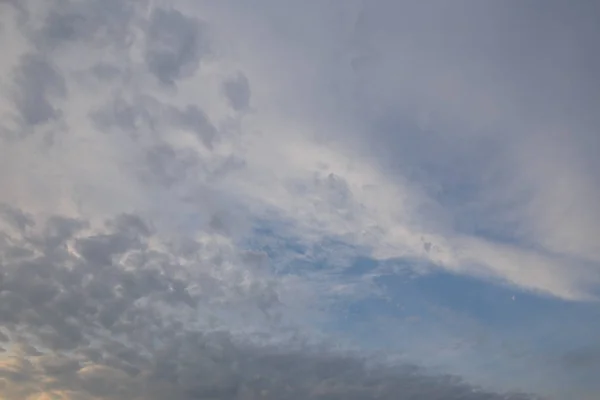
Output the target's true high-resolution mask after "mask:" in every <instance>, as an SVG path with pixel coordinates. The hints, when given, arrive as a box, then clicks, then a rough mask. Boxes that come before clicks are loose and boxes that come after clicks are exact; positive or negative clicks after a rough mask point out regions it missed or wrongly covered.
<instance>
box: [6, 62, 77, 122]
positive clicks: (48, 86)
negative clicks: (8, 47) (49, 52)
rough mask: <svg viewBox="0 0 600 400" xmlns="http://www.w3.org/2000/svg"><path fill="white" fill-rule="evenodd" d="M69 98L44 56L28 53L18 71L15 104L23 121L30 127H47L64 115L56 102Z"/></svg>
mask: <svg viewBox="0 0 600 400" xmlns="http://www.w3.org/2000/svg"><path fill="white" fill-rule="evenodd" d="M66 95H67V86H66V83H65V80H64V78H63V77H62V75H61V74H60V72H59V71H57V70H56V68H54V66H53V65H52V63H51V62H50V61H49V60H47V59H45V58H44V57H43V56H40V55H37V54H26V55H24V56H23V57H22V58H21V63H20V65H19V67H18V69H17V71H16V72H15V93H14V101H15V105H16V108H17V111H18V112H19V115H20V117H21V119H22V121H23V122H24V123H25V124H26V125H28V126H36V125H41V124H44V123H46V122H48V121H51V120H53V119H56V118H59V117H60V116H61V112H60V109H59V108H57V106H56V103H57V100H60V99H64V98H65V97H66Z"/></svg>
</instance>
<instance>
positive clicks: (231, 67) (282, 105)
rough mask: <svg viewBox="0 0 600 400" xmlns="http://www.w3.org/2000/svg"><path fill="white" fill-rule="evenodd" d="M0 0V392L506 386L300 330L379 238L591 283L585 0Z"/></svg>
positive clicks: (352, 293) (466, 271)
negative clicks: (379, 363)
mask: <svg viewBox="0 0 600 400" xmlns="http://www.w3.org/2000/svg"><path fill="white" fill-rule="evenodd" d="M0 7H2V13H1V17H0V25H1V27H2V33H3V34H2V35H0V43H1V44H2V47H3V48H6V49H7V50H6V57H3V58H2V60H0V72H1V73H2V74H1V75H2V76H3V78H2V81H1V82H0V116H1V117H2V121H1V122H0V141H1V142H0V187H2V188H3V190H2V191H1V192H0V204H3V205H2V206H1V207H0V246H1V251H2V264H1V265H2V266H1V269H0V272H1V273H2V274H1V275H0V276H1V277H2V280H1V281H0V284H1V291H0V320H1V321H2V325H3V326H4V327H5V328H6V333H7V334H8V335H7V337H8V339H9V340H7V341H6V343H4V342H3V344H2V348H3V349H5V350H6V352H5V353H6V354H8V355H6V354H4V353H3V354H2V355H1V357H0V358H2V360H5V358H3V357H4V356H5V355H6V360H8V361H6V364H3V365H5V366H4V367H3V368H4V369H5V371H6V372H5V378H4V381H2V385H3V386H0V390H3V391H4V392H5V393H6V394H5V396H7V397H9V398H11V397H12V398H27V396H30V395H31V396H43V395H42V394H40V393H42V392H43V393H46V394H44V396H48V397H50V396H55V397H57V398H65V399H67V398H86V397H85V396H88V397H89V396H92V397H93V396H96V397H106V398H116V399H118V398H136V396H138V397H140V398H152V396H154V397H156V398H164V397H174V398H182V399H186V398H198V397H202V396H204V397H211V396H212V397H213V398H231V397H235V396H238V397H241V398H254V397H257V396H263V397H267V398H268V397H269V396H271V397H273V398H275V397H281V396H284V397H285V396H288V394H286V393H288V392H287V391H288V390H290V391H291V392H293V393H296V395H298V396H300V395H303V396H305V397H307V396H308V397H310V396H312V397H316V398H326V397H327V398H336V397H340V398H341V397H345V398H347V397H352V396H355V397H362V398H364V397H382V398H386V397H390V396H392V393H393V392H394V391H398V390H400V388H403V390H405V391H406V393H411V395H412V396H414V397H416V398H418V396H422V397H423V396H425V397H427V396H428V397H427V398H435V396H438V397H444V396H445V398H453V397H452V396H454V398H457V399H458V398H473V399H495V398H501V397H499V396H500V395H495V394H493V393H491V392H490V393H488V392H484V391H483V390H482V391H473V387H471V386H469V385H468V384H466V383H461V382H455V381H452V379H446V378H441V377H439V376H437V375H435V374H429V372H428V371H419V372H415V373H413V372H410V373H408V372H407V369H403V368H404V367H402V368H396V367H393V368H392V367H389V368H388V367H385V368H384V367H381V368H379V369H377V368H376V369H375V372H372V373H371V372H369V373H367V372H365V371H366V370H365V369H366V368H367V367H366V364H364V363H363V362H362V361H360V360H359V359H360V357H358V356H357V357H354V356H352V357H350V356H348V357H346V358H344V357H345V356H341V355H340V354H339V353H335V352H332V353H331V354H329V353H327V354H325V355H320V356H319V355H315V354H314V353H315V352H314V351H313V350H314V349H315V348H317V347H318V346H317V345H318V344H322V342H323V340H324V337H327V335H328V332H330V331H328V329H330V328H331V326H332V325H334V324H335V323H336V321H337V319H336V314H335V313H336V311H337V310H339V309H340V308H344V307H349V304H353V302H358V301H363V300H365V299H374V298H376V299H381V298H382V297H385V294H386V293H385V290H383V288H382V287H381V285H379V284H378V283H377V282H376V279H375V278H376V277H377V276H385V275H386V274H392V273H394V274H397V273H398V271H397V270H395V269H394V268H393V267H389V268H388V265H391V264H394V262H396V261H397V260H411V262H410V263H408V265H406V266H404V267H402V269H409V270H411V271H412V272H414V273H416V274H424V273H428V272H429V271H431V270H435V269H442V270H446V271H449V272H452V273H455V274H462V275H468V276H475V277H477V278H480V279H484V280H487V281H489V282H493V283H495V284H500V285H507V286H510V287H512V288H514V289H515V290H523V291H531V292H534V293H536V294H541V295H544V296H548V297H556V298H559V299H566V300H571V301H586V300H595V299H596V295H597V290H598V286H599V285H600V274H599V270H598V262H599V260H600V258H599V257H600V256H599V254H598V250H597V246H596V242H595V241H594V240H595V239H594V238H597V237H598V233H599V232H598V229H597V227H598V226H600V224H598V223H597V222H599V221H600V220H598V218H599V217H600V213H599V211H598V207H597V205H596V204H598V203H599V202H598V200H599V199H600V198H599V197H598V195H599V193H600V192H599V188H600V185H599V184H598V174H597V173H596V172H595V171H597V170H598V168H597V167H598V166H599V165H598V163H597V160H596V159H597V157H596V154H595V153H594V151H593V150H592V149H594V148H595V147H594V146H595V145H596V144H598V143H597V139H596V136H595V135H594V134H593V132H595V129H596V126H597V124H596V122H597V121H596V119H597V118H596V114H597V113H595V112H594V111H593V110H595V109H596V108H597V107H595V106H596V105H597V103H598V98H597V95H596V92H595V91H594V90H592V88H590V85H589V82H592V81H594V82H595V80H593V79H590V76H591V74H587V73H583V72H582V71H584V72H585V71H587V68H588V67H589V65H595V64H594V63H596V61H597V60H596V57H594V56H592V55H591V54H592V53H591V52H590V49H591V48H592V47H591V45H592V44H593V43H595V41H593V40H591V39H590V37H592V36H595V34H596V31H597V27H596V26H595V25H593V24H591V22H590V21H592V19H590V17H589V15H593V11H594V10H593V9H589V10H588V9H587V7H588V6H587V5H585V6H581V9H579V8H576V7H575V8H571V7H569V9H568V10H567V9H565V8H564V6H562V5H560V4H559V3H558V2H552V3H551V5H550V6H548V7H550V8H549V10H550V11H548V15H549V16H554V17H556V18H558V19H560V21H561V23H560V24H559V25H560V28H559V29H558V30H554V22H553V21H554V20H555V19H556V18H554V17H549V16H548V17H547V16H545V15H541V14H540V13H539V11H538V10H537V9H536V8H535V7H532V6H529V5H517V4H516V3H515V4H513V3H510V4H509V5H481V4H475V3H469V2H461V3H460V4H459V5H448V4H446V3H444V2H434V4H432V5H431V6H423V5H418V4H397V3H395V2H391V1H383V2H379V3H377V4H375V3H374V4H371V3H368V2H345V3H344V4H337V5H336V4H314V5H310V4H304V3H303V4H302V5H300V4H299V5H295V6H291V5H290V4H285V5H283V4H281V3H279V2H273V1H268V2H267V3H265V4H264V5H263V6H260V7H256V8H255V7H249V6H248V5H247V4H245V3H244V2H238V1H232V2H227V3H197V2H186V1H176V2H173V3H172V4H168V5H167V4H166V3H164V2H160V1H145V0H137V1H120V0H110V1H100V0H92V1H86V2H80V1H49V2H42V1H38V0H30V1H24V2H18V3H15V2H10V3H8V2H3V3H2V4H0ZM4 10H7V12H6V13H5V12H4ZM559 15H560V16H561V17H560V18H559V17H557V16H559ZM538 17H539V18H538ZM540 18H541V19H540ZM538 20H539V21H540V22H539V23H537V22H536V23H535V24H533V23H531V21H538ZM575 21H580V22H581V24H582V26H583V25H585V26H586V27H587V28H586V29H587V31H586V32H588V33H585V32H584V31H583V30H582V31H580V30H579V29H578V28H577V26H579V24H578V23H575ZM506 26H511V27H514V29H512V28H511V31H510V32H505V31H506V28H505V27H506ZM424 27H427V28H424ZM5 32H8V33H9V34H7V35H5V34H4V33H5ZM569 43H571V44H573V43H577V44H578V45H577V46H569V45H568V44H569ZM594 54H595V53H594ZM588 56H589V60H590V61H589V62H588V61H586V60H588V58H587V57H588ZM590 70H591V69H590ZM580 72H581V73H580ZM565 76H568V77H573V78H572V79H563V78H564V77H565ZM591 86H593V85H591ZM598 92H599V93H600V91H598ZM557 132H569V134H568V135H566V134H564V135H563V134H559V133H557ZM16 139H18V140H16ZM360 257H367V258H369V259H372V260H373V261H374V262H375V263H377V262H381V263H382V265H383V264H385V266H384V267H381V268H375V269H373V270H372V271H368V273H367V272H365V273H355V272H352V273H348V269H349V266H351V265H352V263H353V262H354V260H356V259H359V258H360ZM352 274H354V275H352ZM211 332H212V333H211ZM215 332H218V333H215ZM336 332H338V333H336V334H338V335H339V336H338V337H336V339H337V340H338V341H339V342H340V343H345V340H346V339H347V337H346V336H344V335H346V334H343V335H342V334H340V333H339V332H340V330H339V329H338V330H337V331H336ZM352 334H353V333H352V332H348V333H347V336H349V337H351V336H352ZM211 335H212V336H211ZM1 338H2V337H0V339H1ZM406 340H411V339H406ZM27 346H29V347H27ZM302 346H305V347H302ZM199 348H202V349H203V350H202V351H197V349H199ZM37 352H39V353H40V354H41V355H40V354H37ZM203 352H204V353H203ZM211 352H212V353H215V354H212V353H211ZM317 352H318V351H317ZM205 353H206V354H211V355H210V356H208V355H205ZM341 353H344V352H343V351H342V352H341ZM428 354H429V353H428ZM211 357H213V358H211ZM282 364H283V365H284V366H282ZM432 364H435V363H433V362H432ZM261 365H264V366H261ZM323 365H324V366H327V368H325V367H322V366H323ZM286 366H289V367H286ZM320 368H324V369H326V371H324V372H323V371H322V372H319V373H317V372H311V370H313V369H314V370H315V371H319V369H320ZM334 370H335V371H334ZM254 371H259V375H261V374H262V375H261V376H259V377H258V378H254V377H253V374H254V373H255V372H254ZM198 374H200V377H204V378H202V379H200V378H199V375H198ZM315 374H316V375H315ZM319 374H321V375H319ZM428 374H429V375H428ZM265 377H270V378H265ZM469 378H470V377H468V376H465V377H464V379H465V381H468V380H469ZM19 379H21V380H27V382H28V383H27V384H22V385H20V386H19V384H16V383H14V382H17V381H18V380H19ZM269 379H270V380H269ZM497 380H498V381H500V380H501V379H500V378H498V379H497ZM10 382H13V383H10ZM23 382H24V381H23ZM199 382H200V383H199ZM394 382H396V383H394ZM398 382H399V383H398ZM286 385H287V386H286ZM398 385H400V386H398ZM548 385H549V386H551V385H550V384H548ZM539 390H541V391H544V390H546V391H549V390H550V389H547V388H545V389H544V388H542V389H539ZM3 394H4V393H3ZM78 396H79V397H78ZM461 396H462V397H461ZM469 396H470V397H469ZM32 398H35V397H32ZM515 398H518V397H515ZM524 398H527V397H524Z"/></svg>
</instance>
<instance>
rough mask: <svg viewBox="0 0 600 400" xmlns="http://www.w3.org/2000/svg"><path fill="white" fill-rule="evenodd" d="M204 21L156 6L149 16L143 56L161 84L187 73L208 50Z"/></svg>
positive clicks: (175, 79) (195, 66)
mask: <svg viewBox="0 0 600 400" xmlns="http://www.w3.org/2000/svg"><path fill="white" fill-rule="evenodd" d="M205 29H206V28H205V26H204V24H203V23H202V22H201V21H199V20H197V19H194V18H191V17H188V16H185V15H183V14H182V13H181V12H180V11H178V10H176V9H156V10H155V11H154V12H153V13H152V16H151V18H150V21H149V25H148V30H147V37H146V51H145V60H146V64H147V65H148V69H149V71H150V72H151V73H152V74H154V76H156V78H157V79H158V80H159V81H160V82H162V83H164V84H169V85H171V84H173V83H175V81H177V80H179V79H181V78H184V77H186V76H189V75H191V74H193V73H194V72H195V70H196V69H197V68H198V67H199V64H200V60H201V59H202V58H203V57H204V56H206V55H207V54H208V52H209V47H208V43H207V41H206V37H205V35H206V33H205Z"/></svg>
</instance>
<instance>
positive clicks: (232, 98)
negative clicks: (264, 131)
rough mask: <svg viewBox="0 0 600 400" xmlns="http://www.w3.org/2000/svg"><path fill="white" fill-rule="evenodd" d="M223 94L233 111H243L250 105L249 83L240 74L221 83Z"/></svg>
mask: <svg viewBox="0 0 600 400" xmlns="http://www.w3.org/2000/svg"><path fill="white" fill-rule="evenodd" d="M223 92H224V93H225V96H227V99H228V100H229V103H230V104H231V107H233V109H234V110H236V111H240V110H245V109H247V108H248V106H249V105H250V94H251V92H250V83H249V82H248V78H246V76H245V75H244V74H242V73H241V72H238V74H237V75H236V76H235V77H233V78H231V79H230V80H227V81H225V82H224V83H223Z"/></svg>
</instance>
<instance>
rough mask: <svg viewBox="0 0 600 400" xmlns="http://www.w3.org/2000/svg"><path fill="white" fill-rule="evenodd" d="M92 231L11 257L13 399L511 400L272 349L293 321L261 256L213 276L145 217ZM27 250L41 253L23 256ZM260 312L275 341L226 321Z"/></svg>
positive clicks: (31, 245)
mask: <svg viewBox="0 0 600 400" xmlns="http://www.w3.org/2000/svg"><path fill="white" fill-rule="evenodd" d="M40 223H42V222H41V221H40ZM89 226H90V224H89V223H86V222H85V221H77V220H72V219H68V218H64V217H61V216H52V217H50V218H49V219H48V220H47V221H46V222H45V225H44V226H43V227H42V226H39V227H38V231H37V232H34V231H32V230H29V231H27V232H24V233H20V234H18V235H15V236H11V237H10V238H9V242H10V243H12V245H8V244H5V245H3V246H2V247H1V248H0V253H1V255H2V257H3V259H4V260H5V263H4V264H3V275H2V285H1V287H0V297H1V300H2V301H1V306H0V320H1V322H2V325H3V326H4V327H5V328H6V329H8V330H9V331H10V332H12V335H15V336H14V337H15V338H16V337H17V336H18V335H21V334H24V336H22V337H21V339H20V342H19V343H20V345H18V346H17V342H16V341H15V340H10V341H9V343H10V346H11V347H10V350H9V353H8V354H10V355H9V356H7V357H4V358H3V361H2V363H0V376H2V378H3V379H4V386H3V387H2V390H3V391H2V393H3V394H4V395H5V396H7V398H24V397H25V396H28V395H34V394H36V393H37V394H38V395H41V393H47V395H48V396H52V395H53V394H54V393H67V392H68V393H70V394H68V395H67V394H65V398H84V399H85V398H94V396H100V397H104V398H111V399H112V398H114V399H122V398H138V397H140V398H141V397H144V398H159V397H161V396H167V395H168V396H170V397H173V398H181V399H193V398H198V397H207V396H208V397H211V398H224V399H225V398H227V399H230V398H242V399H249V398H255V396H262V397H266V398H280V397H281V396H283V395H286V396H299V397H303V398H304V397H306V396H308V397H311V398H348V396H356V397H361V398H364V397H365V396H367V397H377V398H387V397H390V396H392V397H393V396H396V395H397V393H398V391H399V390H400V391H403V392H405V393H411V396H416V397H415V398H435V396H440V397H444V398H457V399H459V398H460V399H464V398H473V399H474V400H479V399H490V400H491V399H495V398H498V399H500V398H507V397H501V396H500V395H495V394H492V393H488V392H485V391H480V390H479V389H475V388H474V387H471V386H469V385H467V384H465V383H461V382H460V381H458V380H456V379H454V378H449V377H437V376H432V375H427V374H426V373H425V372H419V371H418V370H417V369H415V368H414V367H409V366H402V367H385V366H383V364H382V366H380V367H374V368H371V367H369V366H368V365H367V364H366V363H365V361H363V360H361V358H360V357H359V356H356V355H351V354H348V355H344V353H343V352H336V351H332V352H330V353H329V352H325V353H324V352H322V351H318V348H317V347H314V346H315V345H316V343H317V342H315V344H311V342H310V341H309V342H306V341H304V339H301V340H300V341H299V342H293V341H292V342H287V341H284V342H282V343H281V344H279V345H276V344H269V343H270V341H271V340H272V339H275V338H276V337H275V336H272V335H273V334H275V333H276V332H277V331H278V330H279V331H280V332H281V333H280V334H279V335H282V334H283V332H284V331H283V330H281V329H282V328H285V326H283V325H279V324H282V323H283V320H281V319H277V318H276V319H272V317H271V316H275V315H276V314H277V309H278V308H280V307H281V303H280V302H279V301H278V294H277V293H278V291H281V290H283V289H284V288H283V287H281V285H280V284H278V283H277V282H275V281H273V282H272V283H269V282H268V280H267V279H268V278H267V277H262V278H261V277H260V274H261V273H260V269H253V268H252V267H251V265H253V264H254V265H256V261H254V262H251V261H252V260H254V259H255V258H256V256H257V255H256V254H253V253H248V254H246V255H243V257H242V258H240V259H239V261H238V262H242V264H240V265H239V266H235V265H231V266H229V267H226V266H227V264H226V263H225V259H226V258H228V257H231V256H232V255H231V254H230V255H227V254H226V253H225V254H221V255H220V257H221V260H222V261H221V262H220V263H219V262H218V261H217V260H216V259H215V258H214V257H210V258H209V259H208V260H206V261H208V262H209V264H206V263H205V262H203V261H202V259H204V258H205V257H206V256H204V257H203V256H202V254H204V253H205V252H206V244H204V245H202V244H200V243H198V245H197V247H196V249H195V250H193V249H190V250H188V252H187V253H183V252H176V251H175V249H174V248H172V247H171V246H169V245H168V242H163V243H162V246H161V245H159V243H158V242H157V241H158V240H159V237H157V236H156V234H155V233H153V231H152V230H151V228H150V227H148V225H147V224H146V223H144V222H143V220H141V219H140V218H139V217H137V216H135V215H118V216H116V217H115V218H113V219H110V220H108V221H106V223H105V227H104V229H103V231H102V232H95V231H92V232H90V231H89ZM86 230H87V231H86ZM165 245H166V246H167V247H166V248H165V247H163V246H165ZM15 246H17V247H22V248H27V249H32V250H33V251H32V252H31V253H26V254H27V255H26V256H25V257H23V256H20V257H11V256H10V253H13V254H14V253H15V252H14V247H15ZM161 247H162V248H164V250H162V251H161V250H159V249H160V248H161ZM169 248H170V250H167V249H169ZM188 248H189V246H188ZM9 250H13V251H9ZM223 250H225V249H223ZM23 254H25V253H23ZM263 258H264V256H261V257H260V259H259V260H257V261H258V264H260V263H262V262H264V260H263V261H260V260H262V259H263ZM169 260H171V261H170V262H169ZM188 263H193V267H192V265H190V266H189V267H185V266H186V265H188ZM215 263H219V264H216V265H215ZM236 268H241V269H240V270H239V271H240V272H243V273H244V276H239V277H238V276H237V273H236V271H235V269H236ZM227 269H229V270H230V272H225V271H227ZM231 269H234V270H231ZM252 271H255V272H254V276H252V275H250V274H251V273H252ZM224 273H225V274H226V275H224ZM207 306H208V308H207ZM252 308H255V310H257V311H260V312H259V313H258V314H256V313H255V315H254V316H253V319H254V322H253V325H254V329H257V331H256V332H257V333H259V332H261V331H262V332H263V333H262V335H267V336H266V338H267V341H264V339H262V340H261V339H260V337H261V336H256V337H255V338H254V339H252V336H248V334H249V333H250V332H251V330H252V328H251V327H250V326H248V325H246V326H245V327H241V326H240V327H238V328H237V329H235V326H232V325H231V324H230V323H228V321H227V317H226V315H227V313H234V314H237V315H238V317H237V318H240V317H241V315H239V313H249V312H252ZM218 310H221V312H222V314H220V315H219V313H218ZM207 312H208V314H207ZM261 313H262V314H263V317H260V314H261ZM210 314H215V315H213V316H212V322H211V321H210V318H211V317H210ZM222 316H225V317H224V319H222V320H221V321H219V317H222ZM215 318H216V319H215ZM261 320H262V322H261ZM278 321H279V322H278ZM215 324H216V325H215ZM262 324H267V326H270V328H269V329H267V330H265V329H264V327H265V326H264V325H263V327H262V328H261V325H262ZM278 325H279V328H278V327H277V326H278ZM290 327H291V326H290ZM240 328H241V330H239V329H240ZM288 329H289V328H288ZM297 329H298V328H294V331H295V332H296V334H297V335H300V336H301V335H303V334H302V331H301V330H297ZM240 333H241V334H242V335H240ZM12 335H11V337H13V336H12ZM263 337H264V336H263ZM269 337H270V338H269ZM7 340H9V339H8V337H3V341H7ZM432 396H433V397H432ZM390 398H391V397H390ZM508 398H511V399H512V398H514V399H521V398H523V399H529V398H531V397H527V396H521V397H519V396H517V395H513V396H512V397H508Z"/></svg>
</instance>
